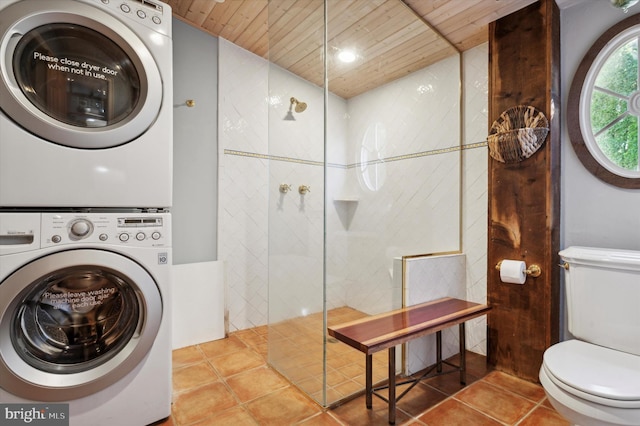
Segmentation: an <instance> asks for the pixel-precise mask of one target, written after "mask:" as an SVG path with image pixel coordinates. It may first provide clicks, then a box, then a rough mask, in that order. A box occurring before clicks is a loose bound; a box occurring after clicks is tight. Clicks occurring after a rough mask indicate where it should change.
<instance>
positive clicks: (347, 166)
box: [224, 141, 487, 169]
mask: <svg viewBox="0 0 640 426" xmlns="http://www.w3.org/2000/svg"><path fill="white" fill-rule="evenodd" d="M486 146H487V141H482V142H475V143H470V144H465V145H462V146H452V147H449V148H439V149H434V150H431V151H422V152H416V153H413V154H404V155H397V156H394V157H387V158H382V159H378V160H373V161H369V162H366V163H352V164H337V163H327V166H329V167H334V168H341V169H352V168H355V167H361V166H363V165H369V164H380V163H390V162H392V161H401V160H410V159H412V158H420V157H429V156H432V155H439V154H447V153H450V152H456V151H466V150H469V149H477V148H483V147H486ZM224 154H225V155H235V156H239V157H250V158H259V159H261V160H272V161H284V162H288V163H298V164H306V165H310V166H324V162H322V161H313V160H304V159H301V158H293V157H284V156H280V155H268V154H258V153H255V152H247V151H237V150H233V149H225V150H224Z"/></svg>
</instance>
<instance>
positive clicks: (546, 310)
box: [487, 0, 561, 381]
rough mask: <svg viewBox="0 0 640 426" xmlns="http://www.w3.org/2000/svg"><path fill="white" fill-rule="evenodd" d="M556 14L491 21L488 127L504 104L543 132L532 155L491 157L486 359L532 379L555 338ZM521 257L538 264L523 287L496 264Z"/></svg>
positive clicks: (546, 9) (542, 7)
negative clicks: (523, 112)
mask: <svg viewBox="0 0 640 426" xmlns="http://www.w3.org/2000/svg"><path fill="white" fill-rule="evenodd" d="M559 20H560V12H559V10H558V7H557V5H556V4H555V1H554V0H541V1H538V2H536V3H533V4H531V5H530V6H528V7H526V8H524V9H522V10H520V11H518V12H516V13H513V14H511V15H509V16H506V17H504V18H501V19H499V20H498V21H496V22H493V23H491V24H490V26H489V126H491V124H492V123H493V121H494V120H495V119H497V118H498V117H499V116H500V114H501V113H502V112H503V111H505V110H506V109H508V108H511V107H514V106H517V105H532V106H534V107H536V108H538V109H539V110H540V111H542V112H543V113H544V114H545V115H546V116H547V118H548V119H549V127H550V131H549V135H548V136H547V140H546V141H545V143H544V145H542V147H541V148H540V149H539V150H538V151H537V152H536V153H535V154H533V156H531V157H530V158H528V159H526V160H524V161H522V162H519V163H512V164H504V163H501V162H499V161H496V160H494V159H493V158H491V157H490V156H489V188H488V189H489V195H488V199H489V213H488V214H489V224H488V226H489V230H488V231H489V238H488V239H489V241H488V252H487V260H488V271H487V290H488V291H487V294H488V301H489V305H490V306H491V307H492V308H493V310H492V311H491V313H490V314H489V317H488V348H487V351H488V362H489V363H490V364H492V365H494V366H495V368H496V369H498V370H501V371H504V372H507V373H510V374H513V375H515V376H517V377H520V378H523V379H526V380H530V381H538V372H539V369H540V366H541V365H542V354H543V352H544V351H545V349H546V348H548V347H549V346H550V345H552V344H553V343H556V342H557V341H558V338H559V312H560V308H559V283H560V268H559V267H558V266H557V265H558V263H559V256H558V251H559V249H560V247H559V226H560V142H561V141H560V54H559V52H560V23H559ZM502 259H514V260H523V261H525V262H526V264H527V266H529V265H531V264H537V265H539V266H540V267H541V269H542V274H541V275H540V276H539V277H538V278H532V277H527V280H526V282H525V284H524V285H517V284H505V283H502V282H501V281H500V272H499V271H498V270H497V269H495V265H496V264H497V263H498V262H499V261H500V260H502Z"/></svg>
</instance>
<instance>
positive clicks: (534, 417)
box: [518, 405, 571, 426]
mask: <svg viewBox="0 0 640 426" xmlns="http://www.w3.org/2000/svg"><path fill="white" fill-rule="evenodd" d="M570 424H571V423H569V422H568V421H567V420H566V419H565V418H564V417H562V416H561V415H560V414H558V412H557V411H555V410H550V409H548V408H545V407H543V406H542V405H541V406H539V407H538V408H536V409H535V410H533V412H532V413H531V414H529V415H528V416H527V417H525V419H524V420H523V421H521V422H520V423H518V426H569V425H570Z"/></svg>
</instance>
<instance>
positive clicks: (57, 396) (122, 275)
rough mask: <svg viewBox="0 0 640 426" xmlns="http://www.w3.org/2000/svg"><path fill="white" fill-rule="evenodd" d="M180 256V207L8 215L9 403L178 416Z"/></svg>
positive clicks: (1, 294) (3, 363)
mask: <svg viewBox="0 0 640 426" xmlns="http://www.w3.org/2000/svg"><path fill="white" fill-rule="evenodd" d="M170 256H171V224H170V215H169V214H168V213H158V214H155V213H87V214H82V213H0V402H2V403H22V404H38V403H43V402H44V403H47V402H56V403H68V404H69V415H70V425H72V426H87V425H92V426H97V425H105V426H107V425H108V426H113V425H118V426H129V425H130V426H141V425H146V424H149V423H152V422H155V421H158V420H161V419H164V418H166V417H168V416H169V415H170V412H171V392H172V390H171V316H170V312H171V309H170V305H169V301H170V294H169V291H170V276H171V273H170V264H171V258H170ZM25 410H26V409H25Z"/></svg>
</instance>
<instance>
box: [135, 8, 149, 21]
mask: <svg viewBox="0 0 640 426" xmlns="http://www.w3.org/2000/svg"><path fill="white" fill-rule="evenodd" d="M136 14H137V15H138V18H140V19H144V18H146V17H147V14H146V13H145V12H144V10H138V11H137V12H136Z"/></svg>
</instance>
